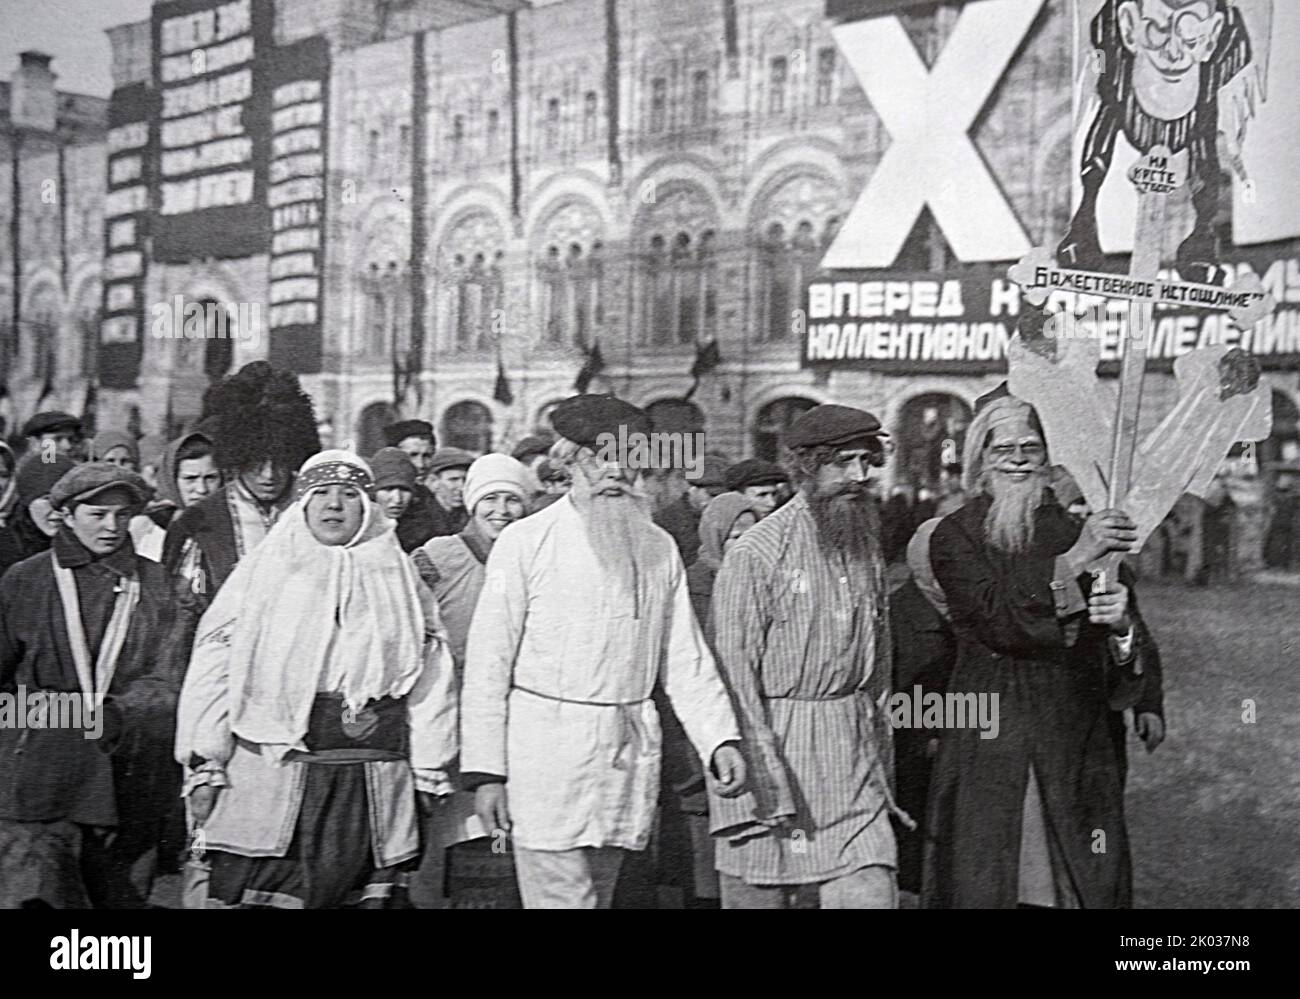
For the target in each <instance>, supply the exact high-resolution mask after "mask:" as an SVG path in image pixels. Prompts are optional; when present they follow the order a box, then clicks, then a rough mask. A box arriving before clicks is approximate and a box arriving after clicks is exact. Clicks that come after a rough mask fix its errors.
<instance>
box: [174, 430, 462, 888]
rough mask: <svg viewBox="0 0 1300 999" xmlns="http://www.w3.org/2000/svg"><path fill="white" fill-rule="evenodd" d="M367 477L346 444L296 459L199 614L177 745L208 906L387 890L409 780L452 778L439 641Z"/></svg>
mask: <svg viewBox="0 0 1300 999" xmlns="http://www.w3.org/2000/svg"><path fill="white" fill-rule="evenodd" d="M370 485H371V474H370V469H369V467H368V466H367V465H366V463H365V462H364V461H362V460H361V459H360V458H358V457H356V456H355V455H352V454H350V453H348V452H344V451H324V452H322V453H320V454H317V455H315V456H313V457H312V458H310V459H308V460H307V462H305V463H304V464H303V466H302V468H301V470H300V471H299V473H298V479H297V485H296V490H297V499H296V501H295V503H294V505H293V506H292V507H290V508H289V509H288V510H286V511H285V513H284V515H283V516H281V518H280V519H279V520H278V521H277V522H276V524H275V526H274V527H273V528H272V529H271V531H270V533H269V534H268V535H267V536H266V538H265V540H263V542H262V543H261V544H260V545H259V546H258V547H257V548H256V549H254V550H253V551H252V552H250V553H249V554H248V555H246V556H245V557H244V559H243V560H241V561H240V562H239V564H238V566H236V568H235V571H234V573H232V575H231V576H230V578H229V579H227V580H226V582H225V585H224V586H222V588H221V590H220V591H219V592H218V594H217V596H216V598H215V599H214V600H213V602H212V605H211V606H210V607H209V608H208V610H207V611H206V613H205V614H204V615H203V619H202V621H200V623H199V628H198V633H197V636H196V639H195V644H194V652H193V656H192V658H191V661H190V668H189V672H188V674H187V676H186V679H185V686H184V688H183V689H182V692H181V702H180V709H179V719H178V730H177V739H176V758H177V759H178V760H179V761H180V762H181V764H182V765H184V766H186V767H187V768H188V778H187V780H186V786H185V794H186V795H187V796H189V798H190V804H191V811H192V813H193V815H194V818H195V821H196V824H197V825H198V826H199V827H200V828H199V829H197V830H196V834H195V839H196V846H197V847H201V848H203V849H206V850H208V851H210V854H209V855H210V857H211V858H212V878H211V883H210V886H209V902H208V905H209V906H210V907H223V906H244V907H274V908H331V907H336V906H342V905H350V904H364V905H366V906H367V907H379V906H383V905H394V904H399V905H400V904H402V902H404V900H405V891H404V885H405V880H406V874H407V871H408V870H409V868H410V867H411V866H412V863H411V862H412V861H413V860H414V858H415V857H416V856H417V854H418V852H419V837H418V830H417V822H416V806H417V799H416V792H417V790H418V791H420V792H428V793H431V794H435V795H443V794H448V793H450V790H451V786H450V783H449V781H448V779H447V777H446V773H445V769H446V768H447V767H448V766H450V765H451V763H452V761H453V759H454V757H455V755H456V752H457V744H456V725H457V719H456V700H455V694H454V674H453V671H452V664H451V656H450V654H449V652H448V649H447V643H446V638H445V633H444V631H443V629H442V623H441V620H440V618H439V615H438V609H437V606H436V604H435V603H434V600H433V597H432V594H430V593H429V591H428V589H427V588H426V587H424V586H423V585H422V584H421V582H420V581H419V578H418V576H417V575H416V573H415V571H414V569H413V567H412V566H411V564H410V562H409V561H408V559H407V558H406V556H405V555H404V554H403V552H402V549H401V547H400V545H399V544H398V542H397V539H396V537H395V535H394V534H393V525H392V522H391V521H389V520H388V519H387V518H386V517H385V516H384V514H383V512H382V511H381V510H379V508H378V507H376V506H375V505H374V504H373V503H372V502H371V500H370V497H369V495H368V494H367V489H368V488H369V486H370Z"/></svg>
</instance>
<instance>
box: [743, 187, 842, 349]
mask: <svg viewBox="0 0 1300 999" xmlns="http://www.w3.org/2000/svg"><path fill="white" fill-rule="evenodd" d="M838 211H839V197H838V190H837V189H836V186H835V185H834V184H833V183H832V182H831V181H830V180H829V178H826V177H824V176H820V175H816V174H803V175H798V176H794V177H791V178H789V179H788V180H785V181H783V182H781V183H780V185H779V186H777V187H776V188H775V189H773V190H772V192H771V193H770V194H769V195H767V196H766V197H764V198H762V199H761V200H760V204H759V213H758V214H757V215H756V216H755V218H754V220H753V223H752V226H753V228H752V229H751V230H750V231H751V233H752V236H751V239H752V240H753V241H754V248H755V249H754V256H755V263H756V265H757V266H756V268H755V270H756V273H757V275H758V283H757V285H756V287H755V288H754V296H755V301H756V303H757V309H756V312H757V315H756V317H755V318H756V320H757V337H758V339H761V340H768V341H779V340H788V339H790V338H791V336H792V327H793V325H794V323H793V318H794V310H795V309H798V308H800V307H801V306H802V303H803V296H804V289H805V287H806V286H807V283H808V280H809V279H810V278H811V277H812V275H813V274H814V273H815V272H816V271H817V268H818V267H819V266H820V264H821V258H822V255H823V254H824V253H825V250H826V247H827V246H828V245H829V244H830V240H831V238H832V237H833V236H834V233H835V230H836V229H837V228H838V226H839V221H838V219H839V215H838Z"/></svg>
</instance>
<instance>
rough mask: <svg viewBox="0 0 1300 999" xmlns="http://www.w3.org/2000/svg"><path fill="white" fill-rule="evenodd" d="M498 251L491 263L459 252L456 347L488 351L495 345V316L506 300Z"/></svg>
mask: <svg viewBox="0 0 1300 999" xmlns="http://www.w3.org/2000/svg"><path fill="white" fill-rule="evenodd" d="M502 257H503V253H502V251H500V250H497V251H496V253H495V254H494V256H493V259H492V261H491V262H490V263H489V261H488V260H487V256H486V255H485V254H484V253H482V252H479V253H475V254H474V256H473V257H472V258H471V259H470V260H469V261H468V262H467V261H466V260H465V257H464V255H462V254H457V255H456V257H455V258H454V259H455V262H456V268H457V272H456V295H455V315H456V320H455V331H456V337H455V347H456V349H457V350H462V351H476V350H487V349H489V347H490V345H491V334H492V319H493V316H494V315H495V313H496V311H497V309H499V308H500V303H501V301H502V300H503V297H504V292H503V290H502V275H501V259H502Z"/></svg>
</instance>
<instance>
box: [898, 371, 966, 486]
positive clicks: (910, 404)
mask: <svg viewBox="0 0 1300 999" xmlns="http://www.w3.org/2000/svg"><path fill="white" fill-rule="evenodd" d="M970 421H971V411H970V407H969V406H968V405H966V403H965V401H964V400H962V399H959V398H958V397H957V396H955V395H949V394H948V393H947V392H927V393H925V394H924V395H918V396H916V397H915V398H912V399H908V400H907V402H906V403H904V404H903V409H902V411H901V412H900V413H899V417H898V425H897V428H896V430H895V432H894V440H895V443H896V447H897V450H896V452H895V457H894V459H893V461H892V462H891V464H893V466H894V477H895V479H896V480H897V481H899V482H902V483H905V484H907V485H910V486H911V487H912V488H913V489H920V488H923V487H924V488H928V489H931V490H937V489H938V488H939V487H940V486H941V485H942V484H943V482H944V479H945V475H947V476H952V475H955V474H957V472H958V471H959V468H960V465H961V454H962V448H963V447H964V446H965V444H966V428H967V427H968V426H969V425H970Z"/></svg>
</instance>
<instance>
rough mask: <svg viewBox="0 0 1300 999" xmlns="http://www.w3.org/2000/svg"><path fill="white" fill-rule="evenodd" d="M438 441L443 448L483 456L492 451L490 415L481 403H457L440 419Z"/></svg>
mask: <svg viewBox="0 0 1300 999" xmlns="http://www.w3.org/2000/svg"><path fill="white" fill-rule="evenodd" d="M438 441H439V443H440V444H442V445H443V446H444V447H458V448H462V449H463V450H466V451H473V452H475V453H478V454H484V453H486V452H488V451H490V450H491V449H492V413H491V411H490V410H489V409H488V408H487V407H486V406H484V405H483V404H482V403H481V402H473V401H469V400H467V401H465V402H458V403H456V404H455V405H454V406H451V407H450V408H448V410H447V412H446V413H444V414H443V417H442V433H441V434H439V435H438Z"/></svg>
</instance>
